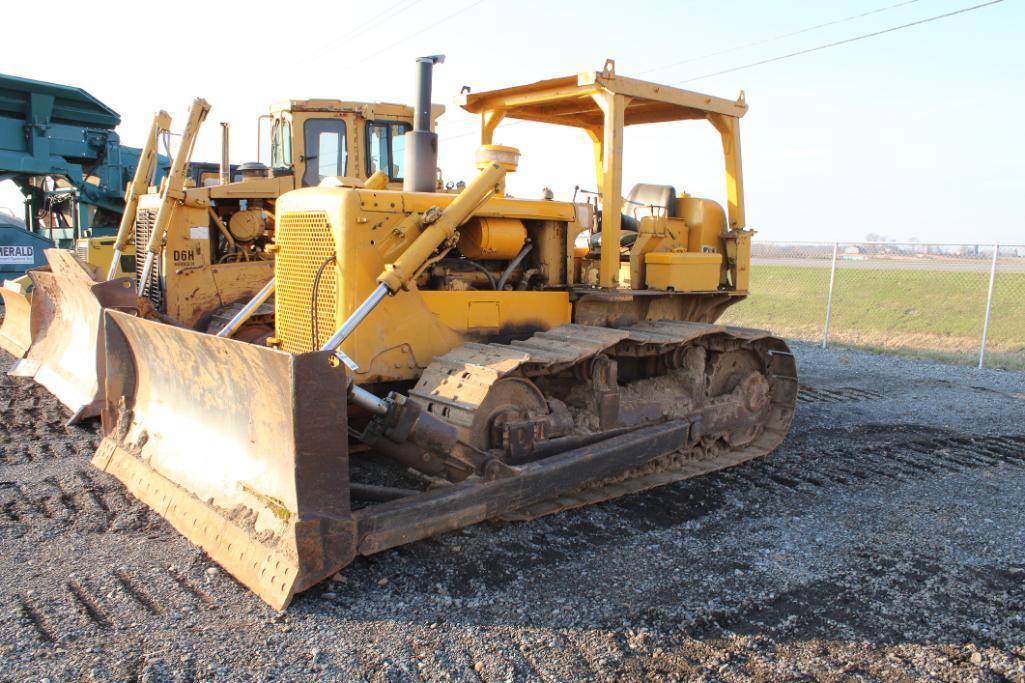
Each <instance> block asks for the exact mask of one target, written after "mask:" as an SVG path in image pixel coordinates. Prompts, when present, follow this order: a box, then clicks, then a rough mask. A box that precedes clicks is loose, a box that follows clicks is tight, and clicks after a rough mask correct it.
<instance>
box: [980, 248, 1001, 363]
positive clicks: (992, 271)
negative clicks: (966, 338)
mask: <svg viewBox="0 0 1025 683" xmlns="http://www.w3.org/2000/svg"><path fill="white" fill-rule="evenodd" d="M999 255H1000V243H999V242H997V243H996V244H994V245H993V262H992V263H990V266H989V293H988V294H986V317H985V318H983V319H982V343H981V344H980V345H979V369H980V370H981V369H982V364H983V362H984V361H985V360H986V335H987V334H989V312H990V310H991V309H992V308H993V283H994V281H995V280H996V278H997V256H999Z"/></svg>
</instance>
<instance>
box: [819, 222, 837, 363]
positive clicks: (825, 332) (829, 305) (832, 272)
mask: <svg viewBox="0 0 1025 683" xmlns="http://www.w3.org/2000/svg"><path fill="white" fill-rule="evenodd" d="M837 246H838V243H837V242H833V263H832V265H831V266H830V267H829V296H828V297H827V298H826V325H825V327H823V328H822V348H826V342H827V341H828V340H829V315H830V313H831V312H832V310H833V283H834V282H835V281H836V251H837Z"/></svg>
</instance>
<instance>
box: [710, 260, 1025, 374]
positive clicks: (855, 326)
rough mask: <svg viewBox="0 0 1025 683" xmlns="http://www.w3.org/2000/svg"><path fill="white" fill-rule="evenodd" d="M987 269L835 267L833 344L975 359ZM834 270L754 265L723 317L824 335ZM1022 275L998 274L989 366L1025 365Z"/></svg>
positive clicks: (800, 335) (797, 334) (792, 333)
mask: <svg viewBox="0 0 1025 683" xmlns="http://www.w3.org/2000/svg"><path fill="white" fill-rule="evenodd" d="M988 285H989V273H984V272H958V271H922V270H914V271H907V270H895V269H871V268H858V269H844V268H843V267H840V268H838V270H837V274H836V283H835V285H834V289H833V307H832V315H831V320H830V329H829V340H830V342H831V343H837V344H847V345H852V346H859V347H868V348H873V349H878V350H885V351H892V352H896V353H901V354H909V355H916V356H922V357H928V358H934V359H941V360H948V361H954V362H973V361H975V360H976V359H977V356H978V353H979V341H980V337H981V333H982V322H983V318H984V315H985V308H986V291H987V288H988ZM828 289H829V269H828V268H821V267H804V266H782V265H758V264H756V265H754V266H752V271H751V296H750V297H749V298H748V299H747V300H746V301H744V302H742V303H740V304H737V305H736V306H734V307H733V308H731V309H729V310H728V311H727V312H726V315H725V316H724V317H723V322H726V323H729V324H736V325H744V326H747V327H761V328H765V329H769V330H772V331H773V332H774V333H776V334H779V335H781V336H785V337H789V338H793V339H808V340H821V339H822V328H823V323H824V321H825V309H826V298H827V292H828ZM1023 304H1025V273H998V274H997V278H996V284H995V287H994V291H993V309H992V314H991V318H990V328H989V336H988V341H987V344H986V349H987V366H988V367H1002V368H1006V369H1015V370H1023V369H1025V305H1023Z"/></svg>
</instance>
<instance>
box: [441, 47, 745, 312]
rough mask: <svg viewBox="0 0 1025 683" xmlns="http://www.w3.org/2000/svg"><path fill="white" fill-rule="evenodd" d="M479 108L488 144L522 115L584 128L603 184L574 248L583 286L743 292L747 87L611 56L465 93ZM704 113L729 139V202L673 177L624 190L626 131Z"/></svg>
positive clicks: (465, 103)
mask: <svg viewBox="0 0 1025 683" xmlns="http://www.w3.org/2000/svg"><path fill="white" fill-rule="evenodd" d="M461 105H462V107H463V109H465V110H466V111H469V112H471V113H473V114H478V115H480V125H481V137H480V141H481V144H482V145H483V146H484V148H483V149H488V148H495V147H496V146H495V145H493V141H494V136H495V131H496V129H497V128H498V125H499V124H500V123H501V122H502V121H504V120H506V119H520V120H524V121H534V122H540V123H550V124H556V125H560V126H570V127H573V128H579V129H581V130H583V131H584V133H586V134H587V135H588V137H589V138H590V140H591V142H592V144H593V147H594V161H595V173H596V177H597V184H598V192H597V193H596V198H597V211H595V212H594V213H595V220H594V223H593V225H592V228H591V235H590V240H589V247H588V248H586V249H579V250H576V251H577V253H575V254H574V257H575V260H576V261H577V263H576V268H575V269H574V270H575V272H577V273H578V280H577V283H576V284H577V285H578V286H583V287H596V288H602V289H614V288H626V289H631V290H649V291H651V292H652V293H655V292H675V293H681V292H682V293H695V292H703V293H704V292H720V293H723V294H724V295H729V296H730V297H736V296H738V295H741V296H742V295H744V294H746V293H747V287H748V262H749V260H750V237H751V234H752V232H751V231H749V230H745V221H744V183H743V177H742V168H741V156H740V118H741V117H742V116H743V115H744V114H745V113H746V112H747V104H746V102H745V101H744V95H743V93H741V94H740V97H738V98H737V99H736V100H727V99H723V98H719V97H712V96H710V95H703V94H701V93H696V92H691V91H688V90H681V89H679V88H673V87H670V86H666V85H660V84H656V83H650V82H647V81H641V80H637V79H633V78H626V77H623V76H617V75H616V72H615V62H614V61H613V60H611V59H610V60H607V61H606V63H605V66H604V68H603V69H602V71H600V72H594V71H592V72H583V73H580V74H578V75H576V76H566V77H562V78H553V79H548V80H544V81H538V82H536V83H531V84H529V85H521V86H513V87H509V88H502V89H499V90H491V91H487V92H479V93H467V94H464V95H462V101H461ZM689 120H704V121H707V122H709V123H710V124H711V125H712V126H713V127H714V128H715V129H716V130H717V131H718V133H719V135H720V137H721V138H722V147H723V154H724V165H725V171H726V188H725V189H726V192H725V194H726V198H727V209H726V211H723V209H722V207H721V206H720V205H719V204H717V203H716V202H714V201H711V200H709V199H702V198H698V197H692V196H690V195H688V194H686V193H678V192H677V190H676V188H675V187H673V186H672V185H670V184H649V183H642V184H637V185H635V186H634V187H633V188H632V189H631V190H630V191H629V192H627V193H625V194H624V192H623V187H622V185H623V131H624V128H625V127H626V126H632V125H640V124H646V123H667V122H673V121H689Z"/></svg>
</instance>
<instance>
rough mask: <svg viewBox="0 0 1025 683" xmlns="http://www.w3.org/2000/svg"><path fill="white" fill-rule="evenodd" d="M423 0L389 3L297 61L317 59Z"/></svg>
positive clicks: (401, 0) (400, 0)
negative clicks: (343, 42) (336, 46)
mask: <svg viewBox="0 0 1025 683" xmlns="http://www.w3.org/2000/svg"><path fill="white" fill-rule="evenodd" d="M422 1H423V0H412V2H410V0H399V2H396V3H395V4H392V5H389V6H388V7H386V8H385V9H383V10H381V11H380V12H378V13H377V14H375V15H374V16H372V17H370V18H369V19H367V20H366V21H364V22H363V23H361V24H358V25H357V26H356V27H354V28H353V29H352V30H350V31H348V32H347V33H344V34H342V35H340V36H338V37H337V38H332V39H331V40H329V41H327V42H324V43H321V44H320V45H319V46H318V47H317V49H316V50H314V52H313V54H311V55H309V56H307V57H304V58H303V59H301V60H300V61H299V62H297V63H302V62H308V61H310V60H311V59H315V58H317V57H319V56H321V55H323V54H324V53H325V52H327V51H328V50H330V49H331V48H332V47H334V46H335V45H338V44H339V43H341V42H342V41H344V40H348V39H349V38H353V37H355V36H357V35H360V34H365V33H367V32H368V31H369V29H370V28H371V27H373V26H375V25H377V24H379V23H380V22H381V21H383V20H385V19H388V18H390V17H392V16H395V15H397V14H398V13H399V12H406V11H408V10H410V9H412V7H413V6H414V5H416V4H418V3H420V2H422Z"/></svg>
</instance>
